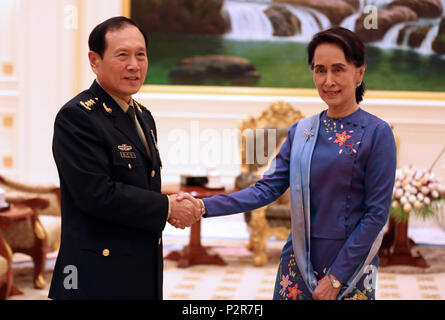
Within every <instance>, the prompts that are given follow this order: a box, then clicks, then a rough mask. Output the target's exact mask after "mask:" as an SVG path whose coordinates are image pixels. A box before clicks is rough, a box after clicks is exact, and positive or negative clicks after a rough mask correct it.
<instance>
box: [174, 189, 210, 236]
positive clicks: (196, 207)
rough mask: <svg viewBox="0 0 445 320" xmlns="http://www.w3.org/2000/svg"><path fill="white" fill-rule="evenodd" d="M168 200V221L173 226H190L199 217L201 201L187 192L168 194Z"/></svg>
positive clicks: (200, 214)
mask: <svg viewBox="0 0 445 320" xmlns="http://www.w3.org/2000/svg"><path fill="white" fill-rule="evenodd" d="M168 198H169V200H170V217H169V219H168V223H170V224H171V225H172V226H174V227H175V228H180V229H184V228H185V227H190V226H191V225H192V224H194V223H196V222H198V221H199V219H201V216H202V208H203V207H202V204H201V201H199V200H197V199H195V198H194V197H192V196H191V195H190V194H189V193H180V194H175V195H169V196H168Z"/></svg>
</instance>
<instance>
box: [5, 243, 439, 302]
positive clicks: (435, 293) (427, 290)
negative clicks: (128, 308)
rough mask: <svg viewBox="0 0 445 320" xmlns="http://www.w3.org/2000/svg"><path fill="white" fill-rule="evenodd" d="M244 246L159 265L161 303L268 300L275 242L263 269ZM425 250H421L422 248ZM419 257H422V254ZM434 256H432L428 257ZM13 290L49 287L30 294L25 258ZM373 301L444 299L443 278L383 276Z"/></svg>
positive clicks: (37, 296)
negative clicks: (218, 262)
mask: <svg viewBox="0 0 445 320" xmlns="http://www.w3.org/2000/svg"><path fill="white" fill-rule="evenodd" d="M187 240H188V239H187V238H186V237H178V236H167V237H164V247H165V249H164V250H165V252H164V253H165V255H166V254H168V253H169V252H170V251H171V250H176V249H180V248H182V247H183V245H184V244H186V243H187ZM246 244H247V241H246V240H229V239H204V240H203V245H205V246H208V247H211V248H212V250H213V251H214V252H215V253H218V254H219V255H220V256H221V257H222V258H223V259H224V261H225V262H226V263H227V265H226V266H210V265H198V266H192V267H189V268H185V269H183V268H177V267H176V265H177V263H176V262H174V261H169V260H166V261H165V272H164V275H165V276H164V299H166V300H185V299H187V300H188V299H190V300H270V299H271V298H272V295H273V287H274V284H275V276H276V270H277V263H278V257H279V254H280V251H281V248H282V246H283V244H284V243H283V242H281V241H270V242H269V243H268V257H269V262H268V263H267V264H266V265H265V266H264V267H260V268H258V267H254V266H253V265H252V254H251V252H250V251H248V250H247V249H246V248H245V245H246ZM424 249H425V248H424ZM426 249H427V251H428V252H429V255H428V257H432V256H434V257H435V259H436V261H439V260H440V261H442V262H441V263H443V265H445V248H443V247H427V248H426ZM422 252H424V251H422ZM433 252H434V254H433ZM54 258H55V254H54V253H53V254H52V255H50V258H49V259H48V263H47V273H46V274H45V278H46V279H47V280H50V278H51V270H52V267H53V265H54V261H55V260H54ZM15 260H16V261H17V262H16V263H15V267H14V269H15V273H16V274H15V284H16V286H17V287H18V288H19V289H20V290H22V291H23V292H24V295H17V296H13V297H10V299H11V300H22V299H23V300H41V299H47V290H48V287H49V285H48V286H47V287H46V288H45V289H43V290H37V289H34V288H32V282H31V280H32V276H31V274H32V264H31V263H30V262H29V261H27V258H26V257H25V256H21V255H16V257H15ZM376 292H377V299H381V300H412V299H414V300H425V299H426V300H431V299H440V300H443V299H445V272H440V273H423V274H419V273H415V274H402V273H394V270H392V271H391V273H388V272H383V269H381V270H380V271H379V273H378V277H377V291H376Z"/></svg>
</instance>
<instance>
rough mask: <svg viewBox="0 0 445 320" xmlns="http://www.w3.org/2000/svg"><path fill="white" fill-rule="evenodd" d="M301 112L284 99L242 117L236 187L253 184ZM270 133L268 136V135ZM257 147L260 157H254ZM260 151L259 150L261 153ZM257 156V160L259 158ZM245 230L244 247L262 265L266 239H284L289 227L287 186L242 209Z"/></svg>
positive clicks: (264, 256)
mask: <svg viewBox="0 0 445 320" xmlns="http://www.w3.org/2000/svg"><path fill="white" fill-rule="evenodd" d="M302 118H304V116H303V115H302V114H301V113H300V111H297V110H295V109H293V108H292V106H291V105H290V104H288V103H286V102H284V101H279V102H276V103H273V104H272V105H270V106H269V107H268V108H267V109H266V110H264V111H263V112H262V113H261V114H260V115H259V116H258V117H256V118H255V117H249V118H248V119H247V120H245V121H242V122H241V123H240V125H239V130H240V131H241V133H242V140H241V159H242V163H241V173H240V175H239V176H238V177H237V178H236V181H235V186H236V187H237V188H239V189H243V188H246V187H248V186H250V185H253V184H255V182H256V181H257V180H259V179H260V178H261V177H262V175H263V173H264V171H265V170H266V169H267V168H268V167H269V164H270V162H271V161H272V160H273V158H274V157H275V156H276V154H277V153H278V151H279V150H280V147H281V145H282V144H283V142H284V141H285V139H286V136H287V133H288V130H289V128H290V127H291V126H292V125H293V124H294V123H295V122H297V121H298V120H300V119H302ZM269 134H272V136H269ZM274 140H275V146H276V148H275V150H273V152H271V151H270V150H268V145H269V143H270V141H274ZM257 147H258V148H260V149H263V148H264V149H263V150H259V151H260V152H259V155H260V159H259V158H258V153H257ZM261 151H263V152H262V154H261ZM260 160H261V161H260ZM244 217H245V220H246V223H247V226H248V230H249V245H248V249H249V250H251V251H253V253H254V260H253V262H254V265H255V266H263V265H264V264H265V263H266V262H267V254H266V243H267V240H268V239H269V238H270V237H272V236H275V237H276V238H277V239H279V240H286V239H287V237H288V236H289V233H290V229H291V221H290V194H289V189H288V190H287V191H286V192H285V193H284V194H283V195H282V196H281V197H280V198H279V199H277V200H276V201H274V202H273V203H271V204H270V205H268V206H265V207H262V208H259V209H257V210H254V211H252V212H246V213H244Z"/></svg>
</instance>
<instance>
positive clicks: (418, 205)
mask: <svg viewBox="0 0 445 320" xmlns="http://www.w3.org/2000/svg"><path fill="white" fill-rule="evenodd" d="M421 207H422V203H420V201H419V200H416V201H415V202H414V209H420V208H421Z"/></svg>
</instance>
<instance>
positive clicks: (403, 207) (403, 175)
mask: <svg viewBox="0 0 445 320" xmlns="http://www.w3.org/2000/svg"><path fill="white" fill-rule="evenodd" d="M441 199H445V186H444V185H441V184H439V180H438V179H437V178H436V177H435V176H434V173H432V172H431V170H428V169H421V170H418V169H416V168H414V167H413V166H409V167H404V168H400V169H397V171H396V181H395V184H394V192H393V197H392V204H391V209H390V217H391V218H393V219H395V220H396V221H397V222H406V221H408V218H409V214H410V213H411V212H413V213H415V214H417V215H419V216H422V217H423V218H427V217H431V216H434V212H435V207H436V205H437V204H438V202H439V200H441Z"/></svg>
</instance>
